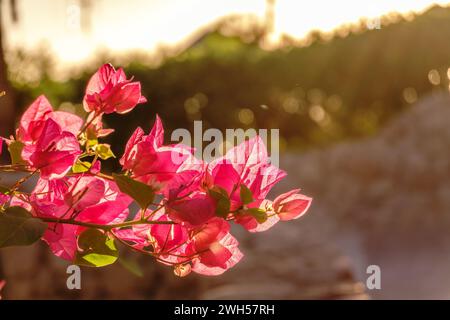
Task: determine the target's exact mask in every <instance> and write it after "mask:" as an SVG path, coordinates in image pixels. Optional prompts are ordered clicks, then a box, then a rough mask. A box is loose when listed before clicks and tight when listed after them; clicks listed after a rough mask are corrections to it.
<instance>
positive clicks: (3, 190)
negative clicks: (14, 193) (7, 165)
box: [0, 186, 9, 194]
mask: <svg viewBox="0 0 450 320" xmlns="http://www.w3.org/2000/svg"><path fill="white" fill-rule="evenodd" d="M0 193H1V194H9V188H7V187H5V186H0Z"/></svg>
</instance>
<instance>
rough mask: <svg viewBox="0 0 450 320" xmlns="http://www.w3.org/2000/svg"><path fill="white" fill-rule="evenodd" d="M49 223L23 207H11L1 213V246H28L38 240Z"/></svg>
mask: <svg viewBox="0 0 450 320" xmlns="http://www.w3.org/2000/svg"><path fill="white" fill-rule="evenodd" d="M46 229H47V224H46V223H45V222H43V221H42V220H40V219H38V218H34V217H33V216H32V215H31V214H30V213H29V212H28V211H27V210H25V209H24V208H22V207H9V208H7V209H6V210H5V211H4V212H1V213H0V248H4V247H10V246H28V245H31V244H33V243H34V242H36V241H38V240H39V239H40V238H41V237H42V235H43V234H44V232H45V230H46Z"/></svg>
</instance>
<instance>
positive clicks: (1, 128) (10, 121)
mask: <svg viewBox="0 0 450 320" xmlns="http://www.w3.org/2000/svg"><path fill="white" fill-rule="evenodd" d="M9 3H10V6H9V7H10V14H11V17H12V21H13V22H17V20H18V15H17V2H16V1H15V0H10V1H9ZM2 4H3V1H2V0H0V92H2V91H5V92H6V95H5V96H3V97H1V98H0V135H1V136H8V135H9V134H11V133H12V131H13V129H14V119H15V103H14V101H15V94H14V90H13V88H12V87H11V85H10V83H9V81H8V69H7V65H6V62H5V51H4V34H5V26H4V24H3V19H2V18H3V12H2V8H3V6H2Z"/></svg>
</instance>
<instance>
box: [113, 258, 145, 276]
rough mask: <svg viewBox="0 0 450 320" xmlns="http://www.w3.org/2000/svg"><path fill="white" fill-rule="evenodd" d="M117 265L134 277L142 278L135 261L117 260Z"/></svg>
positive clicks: (141, 272)
mask: <svg viewBox="0 0 450 320" xmlns="http://www.w3.org/2000/svg"><path fill="white" fill-rule="evenodd" d="M119 263H120V264H121V265H122V266H123V267H124V268H125V269H127V270H128V271H130V272H131V273H132V274H134V275H135V276H136V277H139V278H142V277H143V276H144V272H143V271H142V269H141V267H140V266H139V264H137V262H136V261H134V260H130V259H125V258H123V257H120V258H119Z"/></svg>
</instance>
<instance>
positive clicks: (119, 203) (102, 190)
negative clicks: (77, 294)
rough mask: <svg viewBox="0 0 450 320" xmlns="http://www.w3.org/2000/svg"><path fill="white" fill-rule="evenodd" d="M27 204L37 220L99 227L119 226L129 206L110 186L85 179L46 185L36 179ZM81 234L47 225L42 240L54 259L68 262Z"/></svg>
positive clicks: (68, 227) (74, 229)
mask: <svg viewBox="0 0 450 320" xmlns="http://www.w3.org/2000/svg"><path fill="white" fill-rule="evenodd" d="M29 200H30V201H29V202H30V204H31V208H32V212H33V214H34V215H35V216H37V217H51V218H60V219H64V218H65V219H69V218H72V219H75V220H76V221H81V222H87V223H94V224H103V225H107V224H113V223H120V222H123V221H124V220H125V219H126V217H127V216H128V206H129V205H130V203H131V202H132V199H131V198H130V197H128V196H127V195H125V194H122V193H120V192H119V189H118V187H117V185H116V184H115V183H114V182H112V181H108V180H105V179H102V178H99V177H95V176H89V175H77V176H71V177H65V178H63V179H59V180H50V181H48V180H44V179H40V180H39V181H38V183H37V185H36V188H35V189H34V190H33V193H32V195H31V196H30V199H29ZM83 230H84V228H83V227H79V226H74V225H70V224H56V223H49V227H48V229H47V231H46V232H45V234H44V236H43V238H42V239H43V240H44V241H45V242H47V243H48V245H49V247H50V248H51V249H52V251H53V253H54V254H55V255H57V256H59V257H61V258H63V259H66V260H72V259H73V258H74V255H75V252H76V239H77V236H78V235H79V234H80V233H81V231H83Z"/></svg>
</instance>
